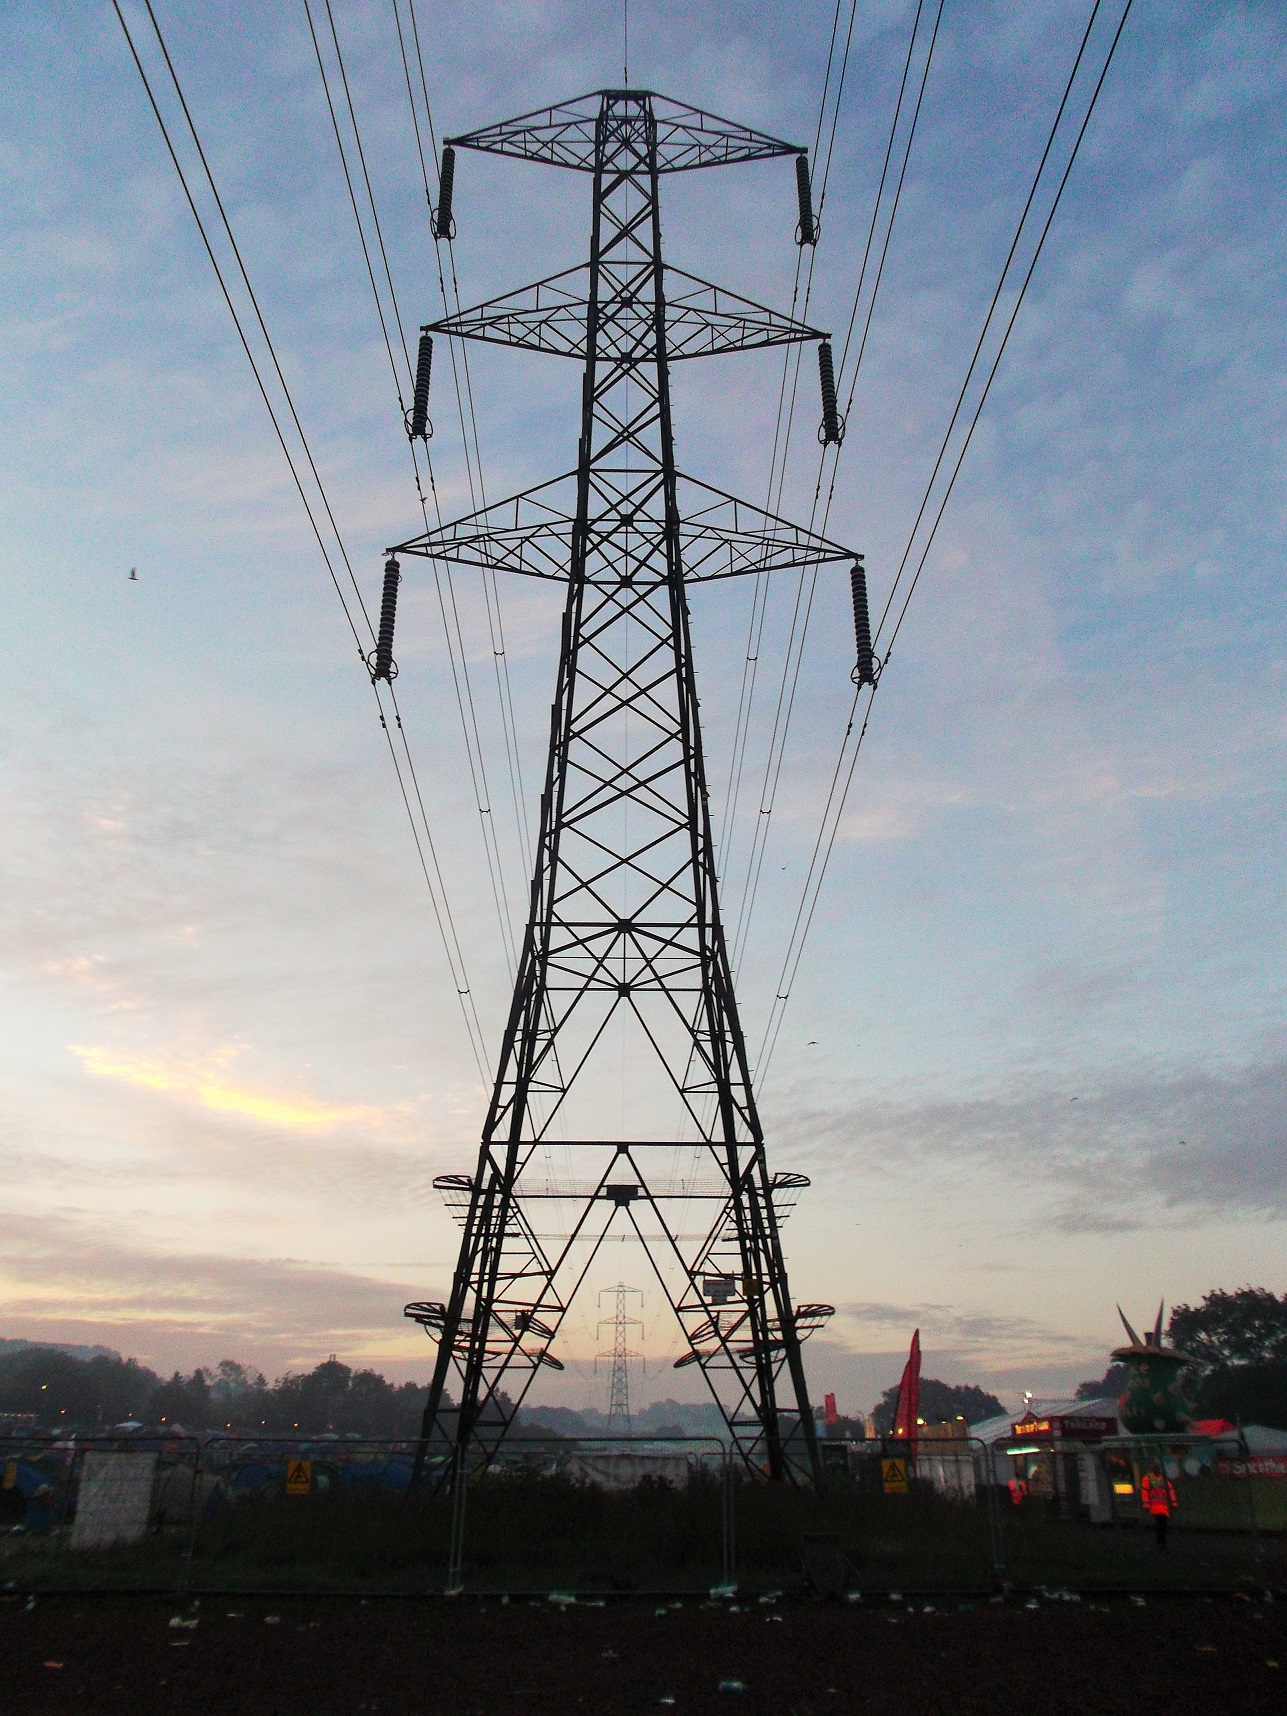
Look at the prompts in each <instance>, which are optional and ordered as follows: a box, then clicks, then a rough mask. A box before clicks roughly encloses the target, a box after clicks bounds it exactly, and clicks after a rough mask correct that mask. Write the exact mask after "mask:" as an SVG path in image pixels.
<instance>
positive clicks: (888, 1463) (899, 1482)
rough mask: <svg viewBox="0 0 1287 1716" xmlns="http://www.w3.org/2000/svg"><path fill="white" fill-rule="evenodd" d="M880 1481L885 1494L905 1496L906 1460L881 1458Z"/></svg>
mask: <svg viewBox="0 0 1287 1716" xmlns="http://www.w3.org/2000/svg"><path fill="white" fill-rule="evenodd" d="M880 1481H881V1483H882V1484H883V1485H884V1489H885V1494H886V1495H887V1496H905V1495H906V1494H907V1461H906V1460H882V1461H881V1462H880Z"/></svg>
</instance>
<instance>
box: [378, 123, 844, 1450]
mask: <svg viewBox="0 0 1287 1716" xmlns="http://www.w3.org/2000/svg"><path fill="white" fill-rule="evenodd" d="M458 149H474V150H482V151H486V152H489V153H492V154H498V155H506V156H515V157H518V158H520V159H522V160H526V161H532V162H544V163H549V164H552V165H555V166H561V167H565V168H570V169H572V170H574V171H579V172H582V173H587V174H590V175H592V181H593V200H592V217H591V230H590V254H589V260H588V262H586V263H583V264H581V265H580V266H579V267H576V268H573V269H569V270H568V271H566V272H565V273H562V274H558V275H555V276H552V277H550V278H547V279H545V280H542V281H539V282H537V283H536V284H534V285H532V286H528V287H525V288H522V289H521V290H519V291H516V292H514V293H511V294H508V295H506V296H505V297H503V298H500V299H495V300H492V301H490V302H488V303H485V304H482V305H479V306H478V307H476V308H474V309H472V310H468V311H462V312H461V313H460V314H459V315H456V316H451V317H448V318H446V319H445V320H443V321H440V322H437V323H435V324H433V325H432V326H431V327H430V328H428V329H426V334H427V335H428V336H429V337H430V338H432V335H433V334H435V333H438V334H443V335H447V336H451V337H456V338H467V339H475V340H486V341H493V342H498V343H501V344H505V345H512V346H517V347H520V348H522V349H525V350H528V351H535V352H544V353H550V354H556V355H560V356H563V357H569V358H573V359H578V360H581V361H582V362H583V364H584V372H583V385H582V393H581V422H580V436H579V442H578V448H577V463H576V468H575V470H574V471H571V472H569V473H567V474H566V475H565V476H563V477H559V478H555V479H553V480H552V481H550V482H547V483H544V484H541V485H539V486H538V487H536V488H534V489H529V490H526V491H524V492H523V493H521V494H518V495H514V496H511V497H510V498H509V499H507V500H505V501H502V502H499V503H497V504H496V505H493V506H490V507H487V508H485V509H483V510H481V511H478V512H475V513H473V514H471V515H469V516H468V517H465V518H462V519H459V520H457V521H455V522H454V523H451V524H448V525H444V526H442V527H440V528H439V529H436V530H433V531H430V532H428V533H426V534H425V535H422V536H418V537H416V538H414V539H413V540H411V541H407V542H403V543H401V544H399V545H398V546H396V547H395V548H393V549H391V550H390V551H389V553H390V556H391V561H390V576H391V577H392V578H393V580H394V581H395V582H396V578H397V570H396V561H397V557H398V556H407V555H422V556H425V557H428V558H436V559H440V560H445V561H450V562H454V563H457V564H463V565H466V566H475V567H479V566H481V567H485V568H492V569H496V570H502V571H511V572H518V573H522V574H525V575H527V576H530V577H536V578H546V579H561V580H565V581H566V584H567V598H566V606H565V609H564V617H563V631H562V647H561V652H560V657H559V666H558V680H557V687H556V691H555V696H554V704H553V712H552V719H551V731H550V748H549V762H548V768H547V771H546V776H545V785H544V790H543V792H542V794H541V804H540V826H539V834H538V839H537V848H536V856H535V863H534V874H533V877H532V884H531V900H530V912H529V918H528V923H527V930H526V935H525V938H524V942H523V947H522V952H521V957H520V963H519V969H518V973H517V980H516V983H515V988H514V997H513V1004H512V1007H511V1010H510V1014H509V1019H508V1023H507V1025H506V1028H505V1034H504V1039H503V1043H502V1047H501V1052H500V1060H499V1065H498V1068H497V1073H496V1082H495V1087H494V1090H493V1093H492V1098H491V1103H490V1107H489V1109H488V1112H487V1117H486V1122H485V1124H484V1126H483V1134H482V1145H481V1149H480V1151H479V1156H478V1163H477V1167H476V1169H475V1171H474V1173H473V1174H472V1175H446V1176H442V1177H440V1179H439V1180H438V1181H437V1182H436V1184H437V1185H438V1186H439V1187H440V1189H442V1190H443V1191H444V1192H445V1193H446V1195H447V1199H448V1203H449V1205H450V1206H451V1207H452V1208H453V1211H454V1213H455V1215H456V1217H457V1219H458V1221H459V1222H460V1224H461V1225H462V1227H463V1237H462V1240H461V1247H460V1256H459V1261H458V1264H457V1267H456V1273H455V1278H454V1280H453V1283H452V1288H451V1296H450V1298H449V1300H448V1301H447V1303H446V1304H440V1303H420V1304H415V1305H410V1306H408V1307H407V1315H408V1316H411V1317H413V1318H415V1319H416V1320H417V1321H419V1322H420V1323H421V1324H422V1325H423V1326H424V1327H425V1328H426V1330H427V1331H428V1332H429V1334H430V1335H431V1337H432V1338H433V1339H435V1340H436V1342H437V1358H436V1363H435V1366H434V1372H433V1378H432V1383H431V1387H430V1395H429V1404H428V1408H427V1411H426V1415H425V1429H424V1437H423V1439H422V1442H421V1462H423V1457H424V1453H425V1450H426V1448H427V1447H428V1445H429V1443H430V1441H431V1439H432V1440H433V1441H435V1442H438V1443H441V1442H442V1441H444V1440H445V1442H446V1443H447V1444H448V1445H449V1446H454V1447H455V1449H456V1450H457V1454H458V1457H459V1460H460V1461H462V1462H472V1461H475V1460H478V1459H481V1460H483V1461H486V1460H487V1459H489V1458H490V1456H491V1454H492V1453H493V1452H494V1450H495V1448H496V1446H497V1444H498V1442H499V1440H500V1438H501V1437H502V1436H503V1435H504V1433H505V1430H506V1428H507V1427H508V1424H509V1423H510V1421H511V1419H512V1416H513V1413H514V1411H515V1410H516V1408H517V1406H518V1405H519V1404H520V1403H521V1401H522V1399H523V1397H524V1395H525V1394H526V1392H527V1390H528V1389H529V1387H530V1386H531V1384H532V1382H533V1380H534V1378H535V1376H536V1374H537V1371H538V1370H539V1368H540V1367H541V1366H552V1367H554V1368H556V1369H559V1368H562V1366H561V1363H560V1361H559V1360H558V1359H557V1358H556V1356H555V1355H554V1354H553V1353H552V1352H551V1350H550V1348H551V1343H552V1342H553V1340H554V1338H555V1335H556V1333H557V1331H558V1329H559V1325H560V1322H561V1320H562V1318H563V1316H564V1313H565V1311H566V1310H567V1307H568V1304H569V1303H570V1300H571V1298H572V1295H573V1294H574V1292H575V1290H576V1288H577V1286H578V1285H579V1283H580V1281H581V1280H582V1279H583V1278H584V1276H585V1273H586V1271H587V1269H588V1268H589V1266H590V1263H591V1262H592V1260H593V1258H594V1255H595V1253H596V1252H597V1250H598V1248H599V1245H600V1244H601V1243H602V1241H603V1238H604V1236H605V1234H606V1233H607V1230H608V1228H609V1227H610V1226H611V1225H612V1224H613V1223H614V1222H618V1223H624V1224H629V1226H630V1227H632V1228H633V1229H634V1232H635V1234H636V1235H637V1236H638V1238H639V1239H640V1241H641V1242H642V1243H643V1245H644V1247H645V1249H646V1251H647V1253H648V1255H649V1258H650V1261H651V1262H652V1264H653V1267H654V1268H655V1269H656V1271H657V1275H658V1279H659V1281H660V1282H661V1285H662V1288H663V1290H664V1291H665V1292H666V1294H667V1297H668V1299H669V1301H670V1304H671V1305H672V1307H673V1309H674V1312H675V1314H676V1316H677V1318H678V1319H679V1323H680V1325H681V1327H682V1331H683V1335H684V1339H685V1343H686V1351H685V1352H684V1353H683V1355H682V1356H681V1358H680V1359H679V1361H678V1363H679V1364H680V1365H686V1364H697V1365H699V1366H700V1367H701V1369H702V1371H703V1372H704V1374H705V1376H706V1379H707V1381H708V1382H709V1384H710V1387H711V1391H712V1393H713V1395H714V1397H715V1399H716V1401H717V1402H718V1404H719V1405H720V1407H721V1410H722V1411H723V1414H724V1417H725V1421H726V1423H727V1425H728V1428H729V1431H730V1434H731V1436H732V1438H733V1441H734V1444H735V1446H736V1447H737V1449H738V1450H739V1452H740V1453H741V1454H742V1456H743V1458H744V1459H745V1461H746V1463H747V1465H748V1466H749V1467H751V1469H753V1470H758V1471H764V1472H766V1473H767V1474H768V1475H770V1476H772V1477H775V1478H782V1477H791V1478H795V1477H799V1476H812V1477H813V1478H814V1479H815V1481H816V1480H817V1478H818V1477H819V1467H818V1454H817V1448H816V1443H815V1437H814V1428H813V1415H812V1412H811V1410H810V1406H809V1399H808V1392H807V1389H806V1385H805V1377H804V1369H803V1366H802V1363H801V1356H800V1342H801V1340H802V1339H803V1338H804V1337H805V1336H806V1335H808V1334H809V1333H811V1332H812V1331H813V1330H814V1329H816V1328H818V1327H819V1326H821V1324H822V1323H823V1322H825V1320H826V1319H827V1318H828V1317H829V1316H830V1315H831V1314H832V1308H831V1307H830V1306H826V1305H799V1306H793V1305H792V1302H791V1298H790V1294H789V1291H788V1287H787V1276H786V1268H785V1265H784V1262H783V1254H782V1245H781V1240H780V1234H779V1228H780V1224H781V1221H782V1218H783V1215H784V1214H785V1213H786V1212H787V1210H788V1209H789V1208H790V1206H791V1205H792V1204H793V1203H794V1201H795V1198H796V1196H797V1194H798V1191H799V1190H800V1189H801V1188H802V1187H803V1186H805V1185H807V1184H808V1181H807V1180H806V1179H805V1178H804V1177H803V1176H802V1175H796V1174H777V1175H773V1174H771V1173H770V1172H769V1168H768V1165H767V1161H766V1158H765V1151H764V1136H763V1131H762V1128H761V1125H760V1119H759V1115H758V1113H757V1110H756V1104H755V1096H754V1092H753V1090H752V1082H751V1071H750V1067H749V1064H748V1060H747V1052H746V1044H745V1041H744V1038H743V1033H742V1025H741V1021H740V1019H739V1017H738V1010H737V1003H736V1001H735V999H734V994H733V983H732V978H731V973H730V967H729V956H728V951H727V948H726V945H725V936H724V929H723V925H722V922H721V918H720V910H719V901H718V892H717V887H716V858H715V849H714V842H713V839H712V833H711V821H710V810H709V805H708V800H707V783H706V773H705V765H704V761H703V754H702V742H701V728H700V722H699V711H698V698H697V684H696V679H695V675H694V665H693V652H692V646H691V641H690V635H689V626H690V621H689V606H688V599H687V591H686V585H687V584H689V583H692V582H695V581H698V580H709V579H717V578H725V577H730V576H735V575H738V574H743V573H756V572H772V571H775V570H786V569H789V568H798V567H802V566H809V565H813V564H817V563H819V562H850V561H851V562H853V563H854V567H855V575H856V577H858V578H860V577H861V568H860V565H859V562H860V558H861V557H860V556H857V555H855V554H854V553H853V551H852V550H851V549H846V548H842V547H840V546H839V545H837V544H835V543H832V542H828V541H826V540H824V539H823V538H821V537H818V536H815V535H813V534H811V533H810V532H808V531H806V530H803V529H801V528H800V527H798V526H795V525H792V524H789V523H788V522H786V521H785V520H783V519H781V518H778V517H775V516H773V515H772V514H769V513H766V512H765V511H763V510H762V509H760V508H758V507H755V506H753V505H751V504H749V503H747V502H744V501H739V500H737V499H735V498H734V497H733V496H731V495H728V494H725V493H723V492H722V491H720V490H718V489H714V488H711V487H710V486H709V485H707V484H704V483H701V482H698V481H696V480H695V479H693V478H689V477H685V476H683V475H682V474H680V473H679V472H678V471H677V470H676V467H675V453H674V439H673V434H672V428H671V404H670V372H671V366H672V365H673V364H675V363H676V362H679V361H681V360H686V359H690V358H697V357H708V356H713V355H716V354H719V353H724V352H733V351H741V350H746V349H748V348H753V347H767V346H780V345H784V344H787V343H789V342H795V341H819V340H825V337H826V336H825V335H823V334H822V333H821V332H820V331H819V330H817V329H814V328H810V327H807V326H805V325H804V324H802V323H798V322H794V321H792V320H790V319H789V318H787V317H785V316H782V315H779V314H777V313H776V312H774V311H772V310H768V309H765V308H763V307H761V306H760V305H757V304H754V303H751V302H750V301H749V300H748V299H745V298H742V297H739V296H738V295H736V294H734V293H731V292H728V291H726V290H724V289H723V288H721V287H716V286H713V285H711V284H710V283H709V282H707V281H704V280H700V279H698V278H696V277H695V276H693V275H690V274H686V273H683V272H681V271H680V270H678V269H676V268H673V267H671V266H669V265H668V264H666V263H665V262H664V261H663V258H662V240H661V219H660V203H659V185H660V179H661V176H662V175H663V174H665V173H675V172H683V171H686V170H691V169H697V168H704V167H717V166H729V165H733V164H734V163H737V162H744V161H753V160H760V159H766V158H772V157H781V156H792V157H803V155H804V151H802V150H800V149H798V148H797V147H795V146H794V145H792V144H788V143H784V142H781V141H779V140H778V139H776V138H773V137H769V136H765V135H764V134H762V133H760V132H756V131H752V130H749V129H747V128H746V127H744V126H741V125H737V124H733V123H731V122H729V121H727V120H723V119H719V118H717V117H715V116H713V115H711V114H707V113H702V112H699V111H698V110H697V109H695V108H691V107H687V106H685V105H683V104H681V103H679V102H675V101H672V100H669V99H668V98H666V97H662V96H658V95H655V94H653V93H651V92H649V91H644V90H634V89H617V90H604V91H600V92H597V93H595V94H593V95H590V96H586V97H584V98H582V99H580V100H578V101H573V102H568V103H565V104H563V105H561V106H557V107H552V108H548V109H545V110H544V111H542V112H539V113H533V114H528V115H524V116H523V117H521V118H518V119H514V120H508V121H505V122H503V123H501V124H498V125H492V126H488V127H486V128H484V129H482V130H479V131H474V132H471V133H469V134H468V135H467V136H462V137H457V138H454V139H451V140H450V144H449V148H448V149H445V151H444V160H443V179H442V187H441V192H440V203H439V207H438V209H437V210H436V211H435V230H436V231H439V232H441V231H449V230H451V207H450V204H451V185H452V183H453V180H454V172H455V151H456V150H458ZM798 180H799V183H800V184H801V186H803V187H804V189H803V190H802V192H801V222H802V229H803V232H804V241H805V242H812V233H813V228H812V223H811V216H809V219H808V221H806V219H805V196H806V194H807V183H808V181H807V166H805V165H804V164H803V162H802V163H801V168H800V170H799V172H798ZM799 236H800V234H799V233H798V234H797V237H799ZM824 354H825V356H824V406H825V378H826V377H827V376H829V374H830V349H829V347H826V348H824ZM426 377H427V371H426ZM831 411H832V419H833V420H834V389H833V390H832V398H831ZM824 417H825V410H824ZM421 418H423V411H421ZM827 438H829V439H834V438H835V437H834V436H833V435H829V436H828V437H827ZM387 588H389V585H388V584H387V583H386V589H387ZM390 627H391V621H390ZM615 1021H622V1022H623V1024H622V1034H623V1040H624V1038H625V1036H626V1035H628V1036H629V1041H630V1044H631V1046H632V1049H631V1052H632V1053H633V1054H634V1055H635V1061H634V1062H632V1063H631V1065H632V1069H633V1070H632V1080H631V1089H632V1093H633V1091H634V1090H635V1089H636V1088H638V1089H639V1090H640V1091H642V1089H643V1083H642V1081H643V1079H644V1074H645V1071H646V1070H647V1069H648V1068H651V1070H652V1072H653V1073H656V1074H657V1075H658V1076H657V1079H656V1081H655V1082H656V1086H657V1088H658V1090H664V1092H665V1093H667V1100H668V1102H669V1112H667V1113H666V1114H665V1115H664V1116H661V1109H662V1107H664V1106H665V1105H664V1103H663V1102H662V1099H661V1097H660V1095H658V1096H657V1098H656V1100H655V1101H654V1102H653V1103H652V1106H649V1105H648V1104H647V1103H645V1102H644V1100H643V1098H642V1096H641V1097H640V1100H639V1102H638V1103H637V1104H636V1105H635V1113H636V1116H637V1117H638V1121H637V1124H636V1126H635V1127H634V1128H633V1130H634V1131H636V1132H637V1133H638V1134H639V1135H638V1136H631V1137H628V1136H624V1134H625V1133H626V1132H627V1127H626V1126H625V1125H624V1124H622V1126H621V1128H620V1134H621V1135H614V1132H615V1131H616V1129H615V1128H614V1129H611V1130H609V1129H605V1127H604V1124H603V1120H602V1115H603V1113H604V1112H605V1111H606V1110H607V1109H608V1107H609V1103H608V1101H607V1100H606V1097H605V1092H604V1089H603V1088H602V1086H596V1085H595V1072H594V1069H595V1065H596V1060H599V1061H601V1060H602V1059H603V1051H604V1048H605V1041H604V1039H605V1033H606V1032H607V1031H608V1029H609V1026H610V1024H614V1022H615ZM626 1027H628V1032H627V1029H626ZM614 1037H615V1031H614ZM613 1040H614V1039H609V1042H611V1041H613ZM596 1050H597V1051H599V1053H598V1055H597V1056H596ZM625 1052H626V1051H625V1049H623V1055H624V1054H625ZM650 1088H651V1087H650ZM623 1109H624V1099H623ZM659 1116H661V1117H660V1118H658V1117H659ZM624 1118H625V1116H624V1113H623V1115H622V1119H623V1122H624ZM578 1123H579V1124H578ZM677 1163H678V1165H677ZM569 1164H572V1167H571V1168H569ZM676 1209H678V1210H679V1211H680V1213H681V1214H683V1215H686V1216H687V1217H688V1218H690V1225H696V1226H697V1227H698V1228H699V1229H700V1231H698V1232H696V1233H690V1232H686V1231H684V1230H683V1226H682V1225H681V1224H680V1223H679V1222H678V1221H677V1220H674V1219H672V1216H671V1213H670V1212H673V1211H674V1210H676ZM694 1209H697V1210H698V1211H699V1212H700V1218H699V1219H698V1220H697V1221H696V1223H695V1224H693V1223H691V1212H692V1211H693V1210H694ZM551 1227H557V1228H558V1232H557V1233H551V1232H549V1231H547V1230H548V1229H550V1228H551ZM784 1370H785V1373H786V1392H787V1398H788V1400H789V1405H785V1404H780V1403H779V1399H778V1390H779V1382H780V1380H781V1378H782V1372H783V1371H784ZM452 1397H454V1399H455V1401H456V1404H455V1405H452V1404H450V1401H451V1399H452ZM418 1469H419V1468H418Z"/></svg>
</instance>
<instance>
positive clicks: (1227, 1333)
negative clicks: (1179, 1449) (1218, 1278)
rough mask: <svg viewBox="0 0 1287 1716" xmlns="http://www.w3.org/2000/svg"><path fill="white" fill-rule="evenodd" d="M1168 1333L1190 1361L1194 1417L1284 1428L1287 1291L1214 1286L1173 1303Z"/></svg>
mask: <svg viewBox="0 0 1287 1716" xmlns="http://www.w3.org/2000/svg"><path fill="white" fill-rule="evenodd" d="M1167 1337H1168V1339H1169V1340H1170V1342H1171V1344H1172V1345H1173V1346H1177V1347H1179V1348H1180V1350H1181V1351H1182V1352H1186V1353H1190V1354H1191V1355H1192V1356H1193V1359H1194V1361H1195V1362H1194V1364H1193V1367H1192V1368H1191V1369H1190V1370H1189V1371H1188V1372H1187V1373H1186V1376H1185V1386H1186V1389H1187V1391H1188V1393H1189V1395H1190V1398H1191V1399H1192V1400H1193V1403H1194V1409H1195V1411H1196V1413H1197V1415H1198V1417H1200V1418H1229V1419H1233V1420H1234V1421H1236V1422H1241V1423H1243V1424H1267V1425H1269V1426H1271V1427H1272V1428H1275V1429H1279V1430H1287V1293H1284V1294H1283V1295H1282V1297H1281V1298H1279V1297H1278V1295H1277V1294H1275V1293H1271V1292H1270V1291H1269V1289H1268V1288H1267V1287H1239V1288H1237V1289H1236V1290H1235V1291H1234V1292H1232V1293H1230V1292H1226V1291H1225V1290H1224V1289H1223V1288H1218V1287H1217V1288H1214V1289H1213V1290H1212V1291H1211V1292H1210V1293H1208V1294H1207V1295H1206V1297H1205V1298H1204V1299H1203V1300H1202V1303H1201V1304H1200V1305H1177V1306H1175V1308H1174V1310H1173V1311H1172V1312H1171V1320H1170V1322H1169V1323H1168V1324H1167Z"/></svg>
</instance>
